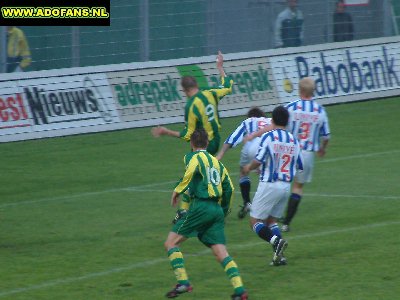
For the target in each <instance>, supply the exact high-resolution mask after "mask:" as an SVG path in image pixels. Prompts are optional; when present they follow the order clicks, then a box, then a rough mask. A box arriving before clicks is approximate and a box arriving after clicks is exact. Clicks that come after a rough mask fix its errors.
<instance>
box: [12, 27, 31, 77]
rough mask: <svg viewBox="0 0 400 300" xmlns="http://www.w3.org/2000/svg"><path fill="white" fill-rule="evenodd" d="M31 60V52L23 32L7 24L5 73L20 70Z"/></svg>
mask: <svg viewBox="0 0 400 300" xmlns="http://www.w3.org/2000/svg"><path fill="white" fill-rule="evenodd" d="M31 61H32V59H31V52H30V51H29V45H28V41H27V40H26V37H25V34H24V32H23V31H22V30H21V29H19V28H17V27H15V26H8V27H7V73H13V72H22V71H23V70H24V69H25V68H26V67H27V66H29V65H30V64H31Z"/></svg>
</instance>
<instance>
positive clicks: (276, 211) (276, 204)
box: [265, 182, 290, 266]
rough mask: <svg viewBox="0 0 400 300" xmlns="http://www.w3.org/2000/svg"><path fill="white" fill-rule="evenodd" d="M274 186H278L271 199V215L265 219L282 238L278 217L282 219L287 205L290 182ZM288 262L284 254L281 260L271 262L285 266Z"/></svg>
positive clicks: (274, 264)
mask: <svg viewBox="0 0 400 300" xmlns="http://www.w3.org/2000/svg"><path fill="white" fill-rule="evenodd" d="M274 186H276V187H277V189H276V191H275V193H274V194H275V195H274V197H270V199H269V201H270V203H271V206H270V207H271V208H270V209H269V216H268V218H267V220H266V221H265V224H266V225H267V226H268V228H269V229H270V230H271V232H272V233H273V234H274V235H276V236H277V237H279V238H280V239H281V238H282V233H281V231H280V228H279V226H278V219H280V218H281V217H282V215H283V213H284V210H285V206H286V203H287V201H288V198H289V195H290V184H289V183H285V182H276V183H274ZM286 264H287V261H286V258H285V257H284V256H283V254H282V255H281V257H280V260H277V261H272V262H271V263H270V265H271V266H283V265H286Z"/></svg>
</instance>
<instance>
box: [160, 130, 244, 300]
mask: <svg viewBox="0 0 400 300" xmlns="http://www.w3.org/2000/svg"><path fill="white" fill-rule="evenodd" d="M190 144H191V146H192V150H193V152H192V153H189V158H188V160H189V161H188V165H187V167H186V171H185V174H184V176H183V178H182V179H181V180H180V183H179V184H178V186H177V187H176V188H175V190H174V192H173V194H172V199H171V204H172V205H173V206H175V205H176V204H177V203H178V201H179V195H180V194H182V193H184V192H185V191H186V190H187V189H188V188H190V193H191V198H192V203H191V205H190V208H189V210H188V212H187V214H186V216H185V217H184V218H181V219H179V220H178V221H177V222H176V224H175V225H173V227H172V230H171V232H170V233H169V234H168V237H167V240H166V241H165V243H164V245H165V249H166V251H167V253H168V258H169V260H170V263H171V266H172V268H173V270H174V273H175V276H176V279H177V281H178V284H177V285H176V286H175V287H174V288H173V289H172V290H171V291H169V292H168V293H167V294H166V297H167V298H175V297H177V296H178V295H180V294H182V293H186V292H191V291H192V289H193V288H192V285H191V284H190V281H189V278H188V276H187V273H186V269H185V264H184V260H183V255H182V252H181V250H180V248H179V246H180V244H181V243H182V242H184V241H185V240H187V239H188V238H189V237H191V236H193V234H197V237H198V239H199V240H200V241H201V242H202V243H203V244H204V245H206V246H208V247H210V248H211V250H212V251H213V253H214V255H215V256H216V258H217V260H218V261H219V262H220V263H221V265H222V267H223V268H224V270H225V272H226V274H227V276H228V278H229V279H230V281H231V284H232V286H233V288H234V294H233V295H232V299H234V300H246V299H248V296H247V292H246V291H245V289H244V286H243V283H242V279H241V276H240V274H239V270H238V267H237V265H236V263H235V262H234V260H233V259H232V257H231V256H230V255H229V253H228V251H227V249H226V247H225V232H224V226H225V223H224V218H225V217H226V216H227V214H228V213H229V211H230V207H231V201H232V197H233V185H232V181H231V179H230V177H229V174H228V171H227V170H226V168H225V167H224V165H223V164H222V163H221V162H219V161H218V160H217V159H216V158H215V157H214V156H212V155H210V154H209V153H208V152H207V151H206V148H207V146H208V135H207V132H206V131H205V130H204V129H203V128H200V129H196V130H195V131H194V132H193V133H192V135H191V138H190ZM185 160H186V157H185Z"/></svg>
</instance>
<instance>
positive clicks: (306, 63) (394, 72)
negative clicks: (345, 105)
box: [293, 46, 400, 96]
mask: <svg viewBox="0 0 400 300" xmlns="http://www.w3.org/2000/svg"><path fill="white" fill-rule="evenodd" d="M375 49H376V48H375ZM338 51H340V53H338ZM313 54H314V55H313V56H312V57H310V56H309V55H304V56H301V55H298V56H295V59H294V60H295V71H296V73H297V74H296V75H297V76H296V77H297V78H298V79H301V78H303V77H307V76H310V77H312V78H314V80H315V84H316V94H317V95H318V96H329V95H336V94H348V93H358V92H367V91H373V90H381V89H388V88H398V87H400V80H399V78H400V73H399V70H398V68H399V64H398V62H397V60H398V57H397V56H395V55H394V54H391V53H389V50H388V49H387V48H386V46H380V48H378V49H376V50H375V51H360V50H359V49H357V48H356V50H354V51H353V50H351V49H350V50H349V49H347V50H331V51H321V52H314V53H313ZM316 54H317V55H316ZM293 71H294V70H293Z"/></svg>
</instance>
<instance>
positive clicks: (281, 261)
mask: <svg viewBox="0 0 400 300" xmlns="http://www.w3.org/2000/svg"><path fill="white" fill-rule="evenodd" d="M269 265H270V266H273V267H279V266H286V265H287V261H286V258H285V257H284V256H282V257H281V259H280V260H279V261H277V262H274V261H271V262H270V263H269Z"/></svg>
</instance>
